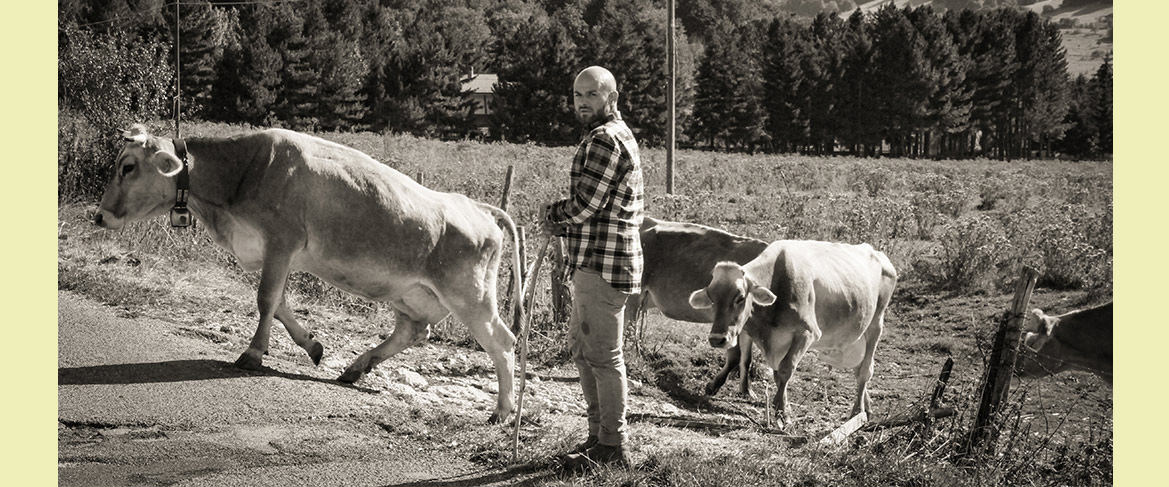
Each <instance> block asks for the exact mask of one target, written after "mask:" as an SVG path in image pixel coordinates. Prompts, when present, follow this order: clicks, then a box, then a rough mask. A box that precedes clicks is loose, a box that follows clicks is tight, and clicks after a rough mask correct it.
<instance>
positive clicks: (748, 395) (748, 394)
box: [739, 390, 755, 401]
mask: <svg viewBox="0 0 1169 487" xmlns="http://www.w3.org/2000/svg"><path fill="white" fill-rule="evenodd" d="M739 396H742V397H743V399H747V400H749V401H754V400H755V394H754V393H752V392H751V391H744V390H739Z"/></svg>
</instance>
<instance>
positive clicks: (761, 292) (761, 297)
mask: <svg viewBox="0 0 1169 487" xmlns="http://www.w3.org/2000/svg"><path fill="white" fill-rule="evenodd" d="M751 299H753V300H755V303H756V304H758V305H760V306H771V305H772V304H775V293H772V292H771V290H770V289H767V288H765V287H763V286H755V287H752V288H751Z"/></svg>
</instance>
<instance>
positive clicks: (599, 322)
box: [568, 269, 629, 446]
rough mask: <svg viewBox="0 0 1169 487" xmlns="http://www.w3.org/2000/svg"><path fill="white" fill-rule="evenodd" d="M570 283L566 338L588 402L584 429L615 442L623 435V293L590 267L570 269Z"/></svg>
mask: <svg viewBox="0 0 1169 487" xmlns="http://www.w3.org/2000/svg"><path fill="white" fill-rule="evenodd" d="M572 283H573V291H574V296H573V301H572V318H571V319H570V320H569V322H568V344H569V347H570V350H572V359H573V362H575V363H576V368H577V370H578V371H580V386H581V389H582V390H583V392H584V397H585V403H586V404H587V405H588V419H589V435H590V436H592V435H596V436H597V438H598V439H599V440H600V443H601V444H603V445H610V446H616V445H621V444H623V443H625V440H626V439H627V438H628V431H627V428H626V426H625V404H626V399H627V398H628V396H629V386H628V384H627V382H626V380H625V357H624V356H623V355H622V353H621V347H622V344H623V342H624V338H623V335H624V328H625V326H624V323H623V321H624V318H625V316H624V314H625V301H626V300H627V299H628V298H629V295H628V294H625V293H622V292H621V291H618V290H617V289H615V288H613V286H611V285H610V284H609V283H608V282H606V281H605V280H604V279H603V278H601V275H600V273H598V272H597V271H594V270H591V269H576V272H574V273H573V278H572Z"/></svg>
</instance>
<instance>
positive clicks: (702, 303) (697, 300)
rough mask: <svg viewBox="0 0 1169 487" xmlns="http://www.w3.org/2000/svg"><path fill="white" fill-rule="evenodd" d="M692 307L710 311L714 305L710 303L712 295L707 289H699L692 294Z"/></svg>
mask: <svg viewBox="0 0 1169 487" xmlns="http://www.w3.org/2000/svg"><path fill="white" fill-rule="evenodd" d="M690 306H691V307H692V308H694V309H710V308H711V307H712V306H714V303H712V302H710V295H709V294H706V289H699V290H697V291H694V292H692V293H690Z"/></svg>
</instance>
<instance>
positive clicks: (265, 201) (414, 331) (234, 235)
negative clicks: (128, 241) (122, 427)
mask: <svg viewBox="0 0 1169 487" xmlns="http://www.w3.org/2000/svg"><path fill="white" fill-rule="evenodd" d="M123 135H124V136H125V137H126V141H127V142H126V145H125V147H124V148H123V149H122V151H121V153H120V154H119V155H118V158H117V162H116V165H115V170H114V175H113V179H112V180H111V181H110V183H109V185H108V186H107V187H106V190H105V195H104V196H103V197H102V201H101V206H100V208H99V211H98V213H97V215H96V217H95V220H96V221H95V223H97V224H98V225H100V226H102V227H105V228H110V229H117V228H121V227H122V226H123V225H124V224H125V223H126V222H129V221H134V220H141V219H144V218H150V217H154V216H158V215H161V214H163V213H166V212H167V211H168V210H169V209H171V208H172V206H173V205H175V203H176V198H177V190H178V186H177V184H178V183H176V176H179V178H187V179H188V180H189V188H190V190H189V198H190V210H191V212H193V213H194V215H195V216H196V217H197V218H198V220H199V221H200V222H202V223H203V225H204V226H205V227H206V228H207V231H208V233H210V234H211V236H212V238H213V239H214V240H215V242H216V243H217V244H219V245H220V246H221V247H223V248H225V249H227V250H228V251H229V252H231V253H232V254H234V255H235V256H236V258H237V259H238V260H239V264H240V267H243V268H244V269H245V270H249V271H255V270H260V271H261V274H260V286H259V292H258V293H257V302H258V307H259V314H260V323H259V328H258V329H257V330H256V334H255V335H254V336H253V337H252V341H251V344H250V345H249V346H248V349H247V350H246V351H244V352H243V354H242V355H240V357H239V360H236V362H235V363H236V365H237V366H239V367H241V368H245V369H258V368H260V367H261V361H262V357H263V355H264V354H265V353H266V352H267V350H268V338H269V334H270V331H271V327H272V319H273V318H275V319H278V320H280V322H281V323H283V324H284V327H285V328H286V329H287V330H288V333H289V335H291V336H292V339H293V341H295V342H296V344H297V345H299V346H300V347H301V348H303V349H304V350H305V351H306V352H308V354H309V357H310V358H311V359H312V361H313V363H314V364H318V363H320V360H321V356H322V355H323V353H324V347H323V346H322V345H321V344H320V343H319V342H317V341H316V340H315V339H314V338H313V335H312V333H309V332H308V331H307V330H305V328H303V327H302V326H301V325H299V324H298V323H297V322H296V319H295V318H294V316H293V313H292V310H291V309H290V308H289V307H288V304H287V302H286V301H285V296H284V287H285V282H286V280H287V278H288V274H289V272H290V271H291V270H294V269H295V270H303V271H307V272H309V273H312V274H313V275H315V276H317V277H320V278H321V279H323V280H325V281H326V282H328V283H330V284H332V285H334V286H336V287H338V288H340V289H343V290H345V291H347V292H350V293H352V294H356V295H358V296H362V297H364V298H367V299H371V300H374V301H386V302H389V303H390V305H391V306H392V307H393V308H394V310H395V317H396V325H395V327H394V331H393V333H392V334H391V335H390V337H389V339H388V340H386V341H385V342H383V343H382V344H380V345H378V346H377V347H375V348H373V349H372V350H369V351H367V352H365V353H364V354H362V355H361V356H359V357H357V359H356V360H354V362H353V363H352V364H351V365H350V366H349V367H348V368H346V369H345V372H344V373H343V374H342V375H341V377H339V378H338V380H339V381H341V382H347V383H353V382H356V381H357V380H358V379H360V378H361V376H362V375H363V374H365V373H368V372H369V371H370V370H372V369H373V367H374V366H376V365H377V364H379V363H381V362H382V361H384V360H386V359H387V358H389V357H391V356H393V355H395V354H397V353H398V352H401V351H402V350H404V349H406V348H408V347H410V346H412V345H414V344H417V343H420V342H422V341H424V340H426V338H427V337H428V336H429V334H430V324H432V323H436V322H438V321H439V320H441V319H443V318H444V317H446V316H447V315H448V314H451V313H453V314H454V315H455V317H456V318H457V319H458V320H459V321H462V322H463V323H465V324H466V325H467V326H468V327H469V328H470V329H471V333H472V335H473V336H474V337H475V339H476V341H478V342H479V344H480V345H481V346H482V347H483V348H484V350H486V351H487V353H488V355H490V356H491V360H492V362H494V365H495V372H496V375H497V377H498V380H499V395H498V398H497V402H496V406H495V411H494V412H493V413H492V415H491V419H490V421H492V422H499V421H502V420H503V419H505V418H506V417H507V416H508V415H509V414H511V411H512V409H513V398H512V376H513V369H514V344H515V336H514V335H513V331H512V330H510V329H509V328H508V326H507V325H506V324H505V323H504V322H503V321H502V320H501V318H500V316H499V313H498V309H497V303H496V294H495V290H496V277H497V275H498V272H499V262H500V259H501V257H502V254H503V245H504V241H503V238H504V235H503V231H502V230H501V229H500V227H499V224H500V223H502V224H503V226H504V227H506V229H507V231H508V232H511V234H512V238H511V243H512V246H513V252H512V258H513V259H514V263H515V267H513V269H519V265H520V263H519V255H518V250H516V249H518V246H517V245H516V240H515V224H514V223H513V222H512V220H511V218H510V217H508V216H507V214H506V213H504V212H503V211H501V210H499V209H497V208H494V207H492V206H489V205H485V204H482V203H477V202H475V201H472V200H470V199H468V198H467V197H465V196H462V195H458V194H451V193H440V192H437V191H432V190H430V189H427V188H425V187H423V186H422V185H420V184H418V183H417V182H415V181H414V180H412V179H410V178H409V177H406V176H405V175H403V174H402V173H400V172H398V171H396V170H394V169H393V168H390V167H389V166H386V165H384V164H381V163H379V162H377V161H375V160H374V159H372V158H371V157H369V156H367V155H365V154H363V153H361V152H359V151H357V150H355V149H351V148H349V147H345V146H343V145H340V144H335V143H333V142H329V141H327V140H324V139H320V138H317V137H313V136H309V135H304V134H300V133H296V132H291V131H288V130H265V131H262V132H257V133H251V134H247V135H239V136H235V137H229V138H212V137H208V138H193V139H188V140H186V141H181V142H179V143H178V144H176V141H175V140H172V139H168V138H162V137H155V136H151V135H150V134H148V133H146V130H145V128H144V127H142V126H140V125H136V126H135V127H134V128H133V129H131V130H129V131H127V132H125V133H124V134H123ZM176 146H177V148H178V149H179V151H178V152H176ZM184 146H185V152H186V154H187V158H188V159H189V165H187V164H184V162H186V161H183V156H182V154H179V153H181V152H183V148H184ZM176 154H179V155H178V156H176ZM185 167H189V169H187V170H186V174H182V173H183V172H184V170H185ZM513 274H514V275H513V278H514V279H515V280H516V282H515V283H514V286H513V287H514V289H515V290H516V291H515V292H516V299H515V301H513V302H515V303H518V302H520V301H519V293H520V290H521V286H520V285H519V283H518V280H519V276H518V273H517V272H513Z"/></svg>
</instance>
